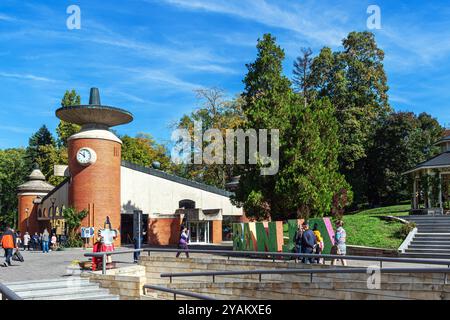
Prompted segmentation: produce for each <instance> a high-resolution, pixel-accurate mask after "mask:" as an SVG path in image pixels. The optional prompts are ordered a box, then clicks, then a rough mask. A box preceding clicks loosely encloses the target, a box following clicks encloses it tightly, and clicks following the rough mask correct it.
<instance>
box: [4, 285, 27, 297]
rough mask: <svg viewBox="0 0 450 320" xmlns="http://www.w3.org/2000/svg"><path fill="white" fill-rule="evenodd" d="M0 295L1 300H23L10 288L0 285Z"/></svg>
mask: <svg viewBox="0 0 450 320" xmlns="http://www.w3.org/2000/svg"><path fill="white" fill-rule="evenodd" d="M0 295H1V297H2V300H23V299H22V298H21V297H19V296H18V295H17V293H15V292H14V291H12V290H11V289H10V288H8V287H7V286H5V285H4V284H1V283H0Z"/></svg>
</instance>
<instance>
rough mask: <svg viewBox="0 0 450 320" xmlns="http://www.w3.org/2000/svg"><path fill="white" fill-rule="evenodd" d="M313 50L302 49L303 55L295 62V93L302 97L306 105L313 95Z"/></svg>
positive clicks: (293, 80) (293, 81) (293, 82)
mask: <svg viewBox="0 0 450 320" xmlns="http://www.w3.org/2000/svg"><path fill="white" fill-rule="evenodd" d="M312 54H313V52H312V50H311V49H310V48H302V49H301V55H300V56H298V57H297V59H296V60H295V61H294V70H293V72H292V73H293V74H294V76H293V79H292V84H293V86H294V90H295V92H297V93H299V94H301V95H302V97H303V99H304V101H303V102H304V104H305V105H306V104H307V103H308V101H309V100H310V99H311V97H310V96H311V94H312V93H313V92H312V91H313V90H312V89H313V86H312V83H311V80H312V78H311V66H312V62H313V57H312Z"/></svg>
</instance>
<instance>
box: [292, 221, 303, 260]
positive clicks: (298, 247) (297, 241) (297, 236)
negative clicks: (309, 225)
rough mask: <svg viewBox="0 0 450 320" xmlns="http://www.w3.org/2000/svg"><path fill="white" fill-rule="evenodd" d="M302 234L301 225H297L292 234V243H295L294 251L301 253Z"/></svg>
mask: <svg viewBox="0 0 450 320" xmlns="http://www.w3.org/2000/svg"><path fill="white" fill-rule="evenodd" d="M302 235H303V229H302V226H301V225H300V226H298V228H297V231H296V232H295V235H294V244H295V248H294V250H295V253H302Z"/></svg>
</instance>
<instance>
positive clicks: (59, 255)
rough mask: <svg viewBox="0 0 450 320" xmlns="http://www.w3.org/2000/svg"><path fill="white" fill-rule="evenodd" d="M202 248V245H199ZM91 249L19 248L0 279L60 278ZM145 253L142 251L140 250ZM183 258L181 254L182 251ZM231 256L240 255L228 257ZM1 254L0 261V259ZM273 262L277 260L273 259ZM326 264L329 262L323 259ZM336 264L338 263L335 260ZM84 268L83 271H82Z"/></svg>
mask: <svg viewBox="0 0 450 320" xmlns="http://www.w3.org/2000/svg"><path fill="white" fill-rule="evenodd" d="M129 249H131V247H121V248H119V249H118V251H121V250H129ZM202 249H204V248H202ZM89 252H92V249H67V250H64V251H51V252H49V253H42V252H41V251H21V253H22V255H23V257H24V259H25V261H24V262H22V263H21V262H18V261H13V266H11V267H0V282H13V281H26V280H40V279H55V278H64V277H67V276H70V275H72V274H73V268H71V267H70V266H71V264H72V263H73V262H74V261H86V260H88V258H87V257H84V254H85V253H89ZM143 254H144V255H146V253H143ZM152 255H158V256H173V255H174V253H162V252H154V253H152ZM202 256H211V255H209V254H203V253H202V254H199V253H191V257H192V258H195V257H202ZM182 257H183V258H180V259H184V255H182ZM214 257H215V258H217V259H227V257H224V256H218V255H214ZM231 259H244V258H238V257H232V258H231ZM113 260H114V262H116V265H117V266H118V267H119V268H120V267H123V266H129V265H132V264H133V255H132V254H131V253H129V254H128V253H127V254H121V255H115V256H113ZM3 261H4V258H3V255H2V257H1V258H0V262H1V263H3ZM275 263H277V262H275ZM327 264H329V262H327ZM348 265H349V266H351V267H368V266H378V265H379V263H378V262H374V261H352V260H348ZM337 266H338V267H340V266H341V264H340V262H339V261H338V264H337ZM383 267H385V268H387V267H412V268H414V267H417V268H419V267H440V266H436V265H434V266H433V265H421V264H410V263H408V264H406V263H390V262H384V263H383ZM83 272H86V271H83Z"/></svg>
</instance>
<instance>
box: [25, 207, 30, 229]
mask: <svg viewBox="0 0 450 320" xmlns="http://www.w3.org/2000/svg"><path fill="white" fill-rule="evenodd" d="M25 213H26V214H27V232H28V226H29V223H28V221H29V220H30V210H29V209H28V208H26V209H25Z"/></svg>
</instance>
